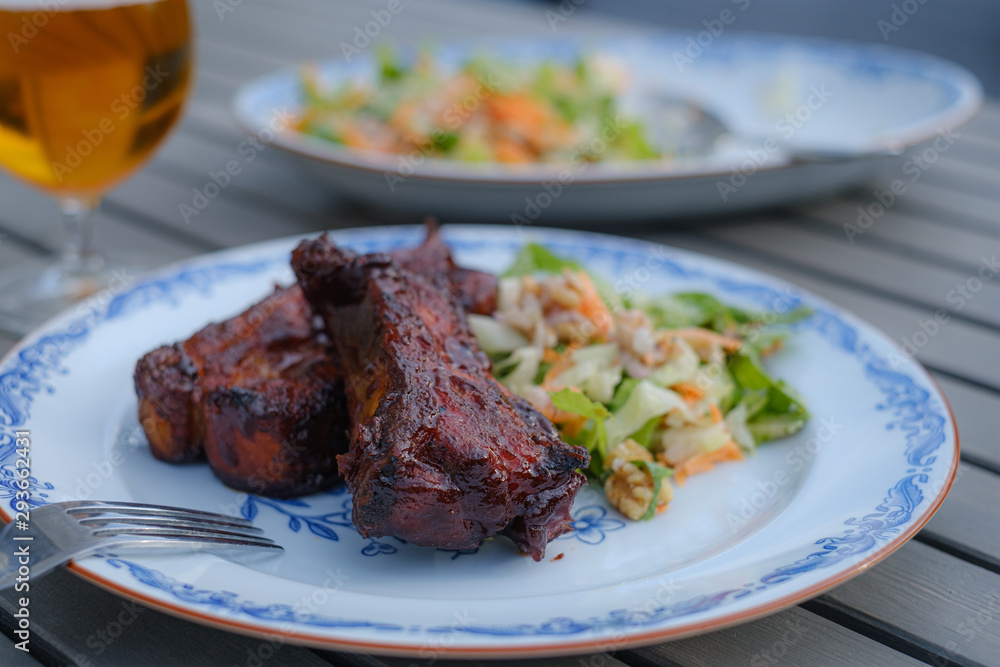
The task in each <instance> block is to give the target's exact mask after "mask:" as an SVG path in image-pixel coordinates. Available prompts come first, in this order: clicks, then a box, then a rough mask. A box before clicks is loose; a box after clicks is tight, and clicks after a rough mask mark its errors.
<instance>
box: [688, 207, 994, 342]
mask: <svg viewBox="0 0 1000 667" xmlns="http://www.w3.org/2000/svg"><path fill="white" fill-rule="evenodd" d="M706 234H708V235H710V236H712V237H714V238H719V239H723V240H725V241H728V242H730V243H734V244H738V245H740V246H743V247H747V248H752V249H753V250H756V251H757V252H759V253H763V254H766V255H769V256H773V257H775V258H780V259H783V260H785V261H786V262H788V263H791V264H794V265H796V266H798V267H802V268H803V269H804V270H811V271H818V272H822V274H823V277H824V279H826V280H829V281H831V282H834V283H851V284H855V285H863V286H864V288H865V289H869V290H872V291H875V290H877V291H879V292H880V293H883V294H885V295H886V296H887V298H892V299H894V300H899V301H906V302H907V303H910V304H912V305H914V306H916V307H918V308H928V309H930V310H931V311H934V310H937V309H939V308H940V309H943V310H945V311H946V312H949V313H951V314H952V315H953V316H954V317H963V318H969V319H972V320H974V321H977V322H979V323H983V324H988V325H992V326H1000V275H998V276H997V279H996V281H995V282H986V283H984V284H983V285H982V289H981V290H980V292H979V293H977V294H976V295H975V298H972V299H969V300H968V301H967V302H966V303H965V305H964V307H963V308H962V309H961V311H955V310H954V309H953V306H952V304H951V303H950V302H948V301H947V297H948V295H949V293H950V292H951V291H952V290H954V289H955V286H956V285H958V284H965V282H966V281H967V280H969V279H970V278H974V277H975V276H976V274H975V272H974V270H973V272H971V273H969V272H961V271H957V270H954V269H945V268H939V267H935V266H927V265H926V264H923V263H918V262H915V261H913V260H912V259H910V258H907V257H902V256H899V255H896V254H890V253H887V252H883V251H881V250H878V249H874V248H870V247H867V246H865V245H863V244H860V243H859V244H855V245H854V246H851V245H849V244H848V243H847V242H846V241H844V240H841V239H836V238H833V237H830V236H828V235H827V234H825V233H817V232H816V231H815V230H813V229H810V228H808V227H804V226H801V225H796V224H795V222H794V220H792V221H785V222H766V221H765V222H760V223H748V222H740V223H738V224H734V225H730V226H725V227H712V228H710V229H706ZM981 255H982V252H981V249H979V250H977V251H976V252H975V253H974V254H972V255H971V256H970V257H968V258H967V261H968V264H969V265H971V266H974V267H975V266H976V265H977V264H978V261H979V258H980V256H981ZM998 261H1000V260H998Z"/></svg>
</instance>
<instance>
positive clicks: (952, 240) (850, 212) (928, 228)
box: [796, 188, 1000, 271]
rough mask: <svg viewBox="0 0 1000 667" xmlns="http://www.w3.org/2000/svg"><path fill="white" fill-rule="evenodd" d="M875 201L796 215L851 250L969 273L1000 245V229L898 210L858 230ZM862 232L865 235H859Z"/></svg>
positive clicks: (843, 202)
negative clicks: (877, 250)
mask: <svg viewBox="0 0 1000 667" xmlns="http://www.w3.org/2000/svg"><path fill="white" fill-rule="evenodd" d="M998 189H1000V188H998ZM872 201H874V200H872V199H866V198H851V199H843V200H838V201H836V202H833V203H830V204H824V205H820V206H812V207H809V208H805V209H799V210H797V211H796V213H797V214H800V215H801V216H803V218H805V220H803V224H808V223H810V222H814V223H815V222H818V223H822V224H823V225H825V226H826V228H827V232H828V233H830V234H831V235H832V236H834V237H835V238H837V239H838V240H842V241H843V242H845V243H847V244H848V245H850V246H851V247H853V246H862V247H876V248H884V249H886V250H888V251H892V252H896V253H897V254H900V255H904V256H910V257H913V258H914V259H916V260H920V261H927V262H933V263H940V264H943V265H945V266H951V267H961V268H964V270H966V271H975V270H976V269H977V268H978V265H979V261H980V257H981V255H982V254H983V251H984V250H985V249H987V248H989V247H991V246H996V245H1000V228H998V229H997V230H994V231H992V233H989V234H987V233H983V232H982V231H978V230H974V229H965V228H962V227H958V226H956V225H954V224H950V223H949V221H948V220H946V219H941V218H939V217H929V216H919V217H915V216H910V215H904V214H902V213H900V212H898V211H894V210H889V211H887V212H886V213H884V214H883V215H882V217H880V218H878V219H877V220H875V221H874V222H872V223H868V221H867V218H861V222H862V224H865V225H868V228H867V229H863V228H862V227H859V226H858V220H859V217H860V216H861V213H859V212H858V207H867V206H868V205H870V204H871V203H872ZM845 226H847V227H845ZM859 229H861V230H862V232H863V233H861V234H859V233H858V232H857V230H859ZM849 232H850V234H849ZM852 240H853V243H851V241H852ZM970 258H971V261H970Z"/></svg>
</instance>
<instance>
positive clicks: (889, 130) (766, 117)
mask: <svg viewBox="0 0 1000 667" xmlns="http://www.w3.org/2000/svg"><path fill="white" fill-rule="evenodd" d="M694 39H695V36H692V35H688V34H681V33H661V34H657V35H654V36H652V37H650V36H646V35H643V36H636V37H634V38H629V39H609V40H606V41H598V40H590V41H583V40H575V39H551V40H546V41H532V42H526V41H512V40H506V41H499V40H498V41H492V42H486V43H483V42H477V43H475V44H467V45H466V44H452V45H446V46H443V47H441V48H439V49H438V51H437V53H438V55H439V57H440V59H441V61H442V62H443V64H444V65H445V66H446V67H447V66H449V65H452V66H453V65H456V64H459V63H461V62H462V61H463V60H464V59H466V58H467V57H468V56H469V55H470V54H473V53H492V54H495V55H498V56H501V57H503V58H504V59H509V60H512V61H523V62H535V61H537V60H538V59H540V58H554V59H559V60H572V59H575V58H576V57H577V56H578V55H579V54H580V53H581V52H594V51H600V52H602V53H608V54H611V55H614V56H617V57H619V58H620V59H621V60H623V61H624V62H625V63H627V66H628V67H629V68H630V69H631V71H632V74H633V79H634V80H633V82H632V85H631V87H630V93H629V94H628V95H627V97H626V100H625V101H626V104H627V106H628V107H629V108H630V109H631V110H632V111H634V112H635V113H636V114H638V115H639V116H641V117H644V118H645V119H646V121H647V123H648V124H649V125H650V126H651V127H653V126H655V125H656V123H657V122H658V121H657V114H656V110H655V109H656V107H655V104H650V102H649V100H650V99H652V98H655V97H656V96H657V95H663V94H666V95H668V96H673V97H680V98H683V99H691V100H694V101H696V102H697V103H698V104H700V105H701V106H703V107H704V108H707V109H710V110H712V111H713V112H714V113H715V114H716V115H717V116H718V117H720V118H721V119H722V120H723V122H724V123H725V124H726V125H727V127H729V128H731V130H733V131H734V133H735V134H736V135H737V136H739V137H741V141H740V142H738V143H737V144H736V145H734V146H730V147H729V148H728V149H727V150H725V151H724V152H720V153H716V154H712V155H708V156H704V157H700V158H691V159H684V160H673V161H663V162H659V161H652V162H632V163H598V164H590V163H579V164H571V165H534V166H524V167H522V168H517V169H514V168H511V167H508V166H505V165H498V164H487V165H477V164H470V163H461V162H455V161H451V160H442V159H424V158H423V156H420V155H418V156H417V157H416V158H404V157H401V156H398V155H385V154H381V153H375V152H371V151H351V150H348V149H345V148H343V147H339V146H337V145H335V144H331V143H329V142H327V141H324V140H321V139H318V138H315V137H310V136H307V135H303V134H301V133H298V132H295V131H293V130H284V131H280V132H278V134H277V135H276V136H275V138H274V144H275V145H276V146H278V147H280V148H282V149H283V150H284V151H285V153H286V154H287V155H288V156H290V157H292V158H293V159H294V162H295V164H298V165H300V166H304V167H306V168H308V169H309V170H311V171H312V172H313V173H315V174H316V175H317V176H319V177H320V179H322V181H323V182H324V183H327V184H329V185H330V186H331V187H333V188H335V189H336V190H337V191H339V192H341V193H343V194H344V195H346V196H347V197H349V198H352V199H355V200H359V201H362V202H366V203H368V204H372V205H374V206H377V207H381V208H389V209H397V210H402V211H408V212H412V213H418V214H427V213H431V214H435V215H439V216H445V217H447V218H456V219H462V220H466V221H480V220H482V221H490V220H492V221H503V222H507V221H510V220H511V216H513V215H515V214H517V215H520V216H522V217H525V218H528V219H530V220H534V219H535V218H536V217H538V215H540V211H542V210H544V211H545V216H546V220H547V221H559V220H572V221H573V223H574V224H580V223H585V222H588V221H602V222H604V221H606V219H608V218H611V219H630V218H650V217H657V218H660V219H663V218H667V217H678V216H685V215H691V214H707V213H717V212H732V211H735V210H742V209H750V208H759V207H763V206H772V205H777V204H781V203H789V202H792V201H801V200H806V199H810V198H815V197H817V196H820V195H823V194H829V193H833V192H836V191H838V190H842V189H844V188H846V187H847V186H849V185H852V184H856V183H860V182H862V181H864V180H866V179H870V178H871V177H872V176H874V175H875V174H876V173H877V172H878V170H879V169H880V168H881V167H883V166H885V163H886V161H887V160H891V159H892V158H886V157H881V158H875V157H867V158H859V159H852V160H843V161H836V162H826V163H818V162H807V163H802V162H795V161H792V160H790V159H789V157H788V156H787V155H786V154H785V153H784V152H782V151H781V150H775V149H774V148H769V150H770V151H773V152H769V150H765V148H764V147H765V145H766V141H767V139H769V138H771V139H773V140H774V141H775V142H776V143H777V144H780V145H782V146H788V147H791V148H796V149H827V150H834V151H857V152H859V153H865V152H868V153H871V152H878V151H886V150H898V149H901V148H904V147H906V146H911V145H916V144H920V143H922V142H928V141H932V140H935V139H936V138H937V137H938V135H939V134H941V135H944V136H946V138H947V136H948V132H949V128H953V127H954V128H957V127H958V126H960V125H962V124H963V123H965V122H966V121H967V120H969V119H970V118H971V117H972V116H973V115H974V114H975V113H976V111H977V110H978V109H979V106H980V104H981V102H982V90H981V87H980V85H979V82H978V81H977V80H976V78H975V77H974V76H973V75H972V74H970V73H969V72H968V71H967V70H965V69H964V68H962V67H960V66H958V65H955V64H953V63H950V62H948V61H945V60H943V59H941V58H937V57H935V56H930V55H927V54H922V53H917V52H914V51H906V50H902V49H896V48H890V47H884V46H879V45H867V44H852V43H847V42H836V41H829V40H822V39H801V38H798V39H797V38H790V37H787V36H779V35H754V34H746V33H744V34H739V35H726V37H725V39H720V40H718V41H716V42H713V43H712V44H711V48H700V47H698V45H697V43H696V42H695V44H694V47H692V45H691V44H692V42H693V41H694ZM691 54H693V57H692V55H691ZM319 67H320V70H321V72H322V74H323V75H324V76H325V78H327V79H328V80H330V81H333V82H338V81H343V80H345V79H348V78H352V79H355V80H359V81H366V80H371V77H372V76H373V73H374V68H373V65H372V59H371V58H370V57H365V56H359V57H357V58H355V59H354V60H353V61H351V62H349V63H348V62H345V61H344V60H343V59H341V58H338V59H336V60H329V61H325V62H323V63H320V64H319ZM300 106H301V96H300V92H299V67H298V66H296V67H293V68H288V69H285V70H282V71H279V72H275V73H273V74H269V75H266V76H263V77H260V78H258V79H255V80H253V81H251V82H249V83H247V84H246V85H245V86H243V88H241V89H240V91H239V92H238V93H237V95H236V98H235V100H234V103H233V110H234V113H235V116H236V119H237V121H238V122H239V123H240V124H241V125H242V126H243V128H244V129H246V130H247V131H248V132H250V133H252V134H254V135H257V134H259V133H260V132H261V130H262V129H263V128H268V127H269V126H270V128H271V129H275V128H280V127H281V125H280V124H277V125H276V124H274V122H273V119H274V115H275V112H276V111H281V112H283V113H291V114H295V113H296V111H297V110H298V109H299V108H300ZM267 132H270V130H266V131H265V135H264V136H265V138H266V137H267V136H270V135H269V134H267ZM767 145H768V146H770V144H767ZM546 183H549V184H550V185H549V187H548V188H546V187H545V184H546ZM552 183H557V184H562V185H563V186H564V187H563V188H560V189H559V192H558V194H555V195H553V191H554V190H555V188H554V187H553V186H552V185H551V184H552ZM726 185H728V186H729V187H731V188H733V189H732V190H730V189H727V188H726ZM525 198H527V199H528V201H527V202H526V201H525ZM529 202H530V203H529ZM532 204H533V205H534V207H533V206H532Z"/></svg>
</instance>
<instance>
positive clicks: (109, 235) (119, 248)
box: [0, 175, 203, 267]
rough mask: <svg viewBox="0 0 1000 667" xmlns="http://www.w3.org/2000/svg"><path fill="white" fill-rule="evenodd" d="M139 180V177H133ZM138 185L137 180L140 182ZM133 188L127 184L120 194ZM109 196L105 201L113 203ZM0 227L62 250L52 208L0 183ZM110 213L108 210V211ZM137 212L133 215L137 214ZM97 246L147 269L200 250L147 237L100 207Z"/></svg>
mask: <svg viewBox="0 0 1000 667" xmlns="http://www.w3.org/2000/svg"><path fill="white" fill-rule="evenodd" d="M136 178H139V179H141V175H140V176H139V177H136ZM140 182H141V180H140ZM132 187H134V184H133V181H132V180H130V181H129V182H127V183H126V184H125V185H123V186H121V188H120V189H121V190H124V189H128V188H132ZM113 198H114V197H113V195H112V196H111V197H109V199H113ZM0 201H2V202H3V206H2V207H0V227H4V228H5V229H9V230H12V231H14V232H16V233H17V234H19V235H21V236H24V237H26V238H28V239H31V240H32V241H34V242H35V243H36V244H38V245H39V246H41V247H43V248H47V249H49V250H50V251H58V250H59V249H60V248H61V247H62V243H63V239H64V238H65V236H64V231H63V228H62V224H63V223H62V220H61V217H60V213H59V209H58V208H57V207H56V204H55V203H54V202H53V201H52V200H51V199H49V198H48V197H46V196H44V195H43V194H41V193H40V192H38V191H36V190H32V189H29V188H26V187H24V186H21V185H20V184H16V183H13V182H12V181H9V180H6V179H0ZM108 209H111V210H108ZM141 210H142V209H141V208H139V209H137V211H141ZM96 229H97V237H96V239H97V243H98V246H99V247H100V248H102V249H103V250H105V251H106V252H107V254H108V256H109V257H111V258H113V259H115V260H118V261H122V262H132V263H135V264H138V265H145V266H149V267H153V266H159V265H160V264H163V263H166V262H171V261H175V260H177V259H181V258H183V257H188V256H190V255H191V254H193V253H195V252H197V251H200V250H203V248H199V247H197V246H194V245H191V244H189V243H184V242H182V241H179V240H178V239H177V238H176V237H165V236H162V235H158V234H150V233H149V232H148V231H144V230H143V229H141V228H139V227H137V226H136V224H135V219H134V218H133V217H132V216H131V215H129V214H128V213H124V214H122V213H121V212H120V211H115V210H114V207H113V206H111V207H104V209H102V210H101V211H100V212H99V213H98V217H97V227H96Z"/></svg>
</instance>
